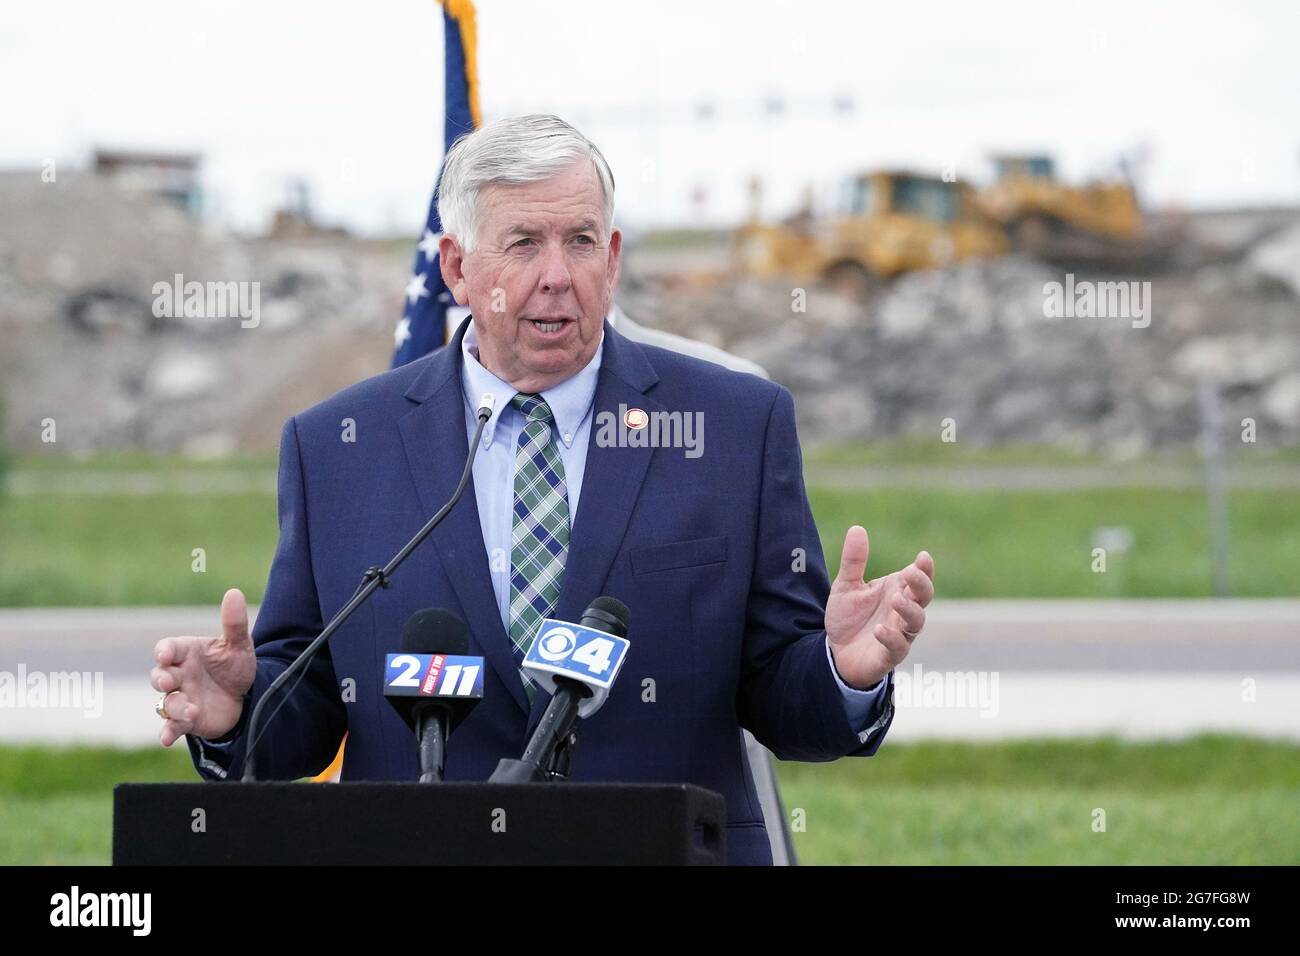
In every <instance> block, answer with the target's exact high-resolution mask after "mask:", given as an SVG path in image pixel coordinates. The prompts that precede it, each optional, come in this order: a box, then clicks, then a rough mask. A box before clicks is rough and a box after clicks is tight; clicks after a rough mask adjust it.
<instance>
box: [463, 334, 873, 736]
mask: <svg viewBox="0 0 1300 956" xmlns="http://www.w3.org/2000/svg"><path fill="white" fill-rule="evenodd" d="M604 351H605V340H604V335H603V333H602V335H601V341H600V344H599V345H598V346H596V354H595V355H593V356H592V358H591V361H590V362H588V363H587V365H586V366H585V367H584V368H583V369H582V370H581V371H579V372H578V373H577V374H576V375H574V376H573V377H571V378H567V379H565V380H564V381H563V382H560V384H558V385H556V386H554V387H553V388H548V389H546V390H545V391H543V392H542V393H541V395H542V398H543V399H545V400H546V404H547V405H549V406H550V408H551V414H552V415H553V416H554V418H555V435H556V436H557V437H558V439H559V441H558V443H557V448H558V450H559V453H560V460H561V461H562V462H563V463H564V479H565V483H566V484H567V486H568V490H569V520H570V521H572V520H573V517H574V516H575V515H577V513H578V498H579V496H580V495H581V494H582V476H583V473H584V472H585V471H586V467H587V445H588V441H589V440H590V436H591V427H590V422H591V409H592V405H593V404H594V402H595V398H596V379H597V378H598V376H599V374H600V360H601V356H602V355H603V354H604ZM461 353H462V355H463V356H464V359H465V361H464V362H463V363H461V391H462V392H463V393H464V396H465V431H466V436H467V438H468V440H470V441H473V440H474V430H475V429H476V428H477V427H478V409H479V401H480V399H482V397H483V396H484V395H485V394H488V393H490V394H491V395H492V396H493V397H494V398H495V399H496V401H495V404H494V406H493V409H492V417H491V418H489V419H488V421H487V424H486V425H484V426H483V435H482V437H481V438H480V439H479V450H478V455H477V456H476V457H475V458H474V494H475V497H476V499H477V501H478V517H479V525H480V527H481V528H482V530H483V547H484V550H486V551H487V556H488V568H489V569H490V570H491V573H492V590H493V592H494V593H495V594H496V599H497V609H498V611H500V613H501V623H502V625H503V626H504V627H505V629H506V633H507V634H508V633H510V538H511V532H512V530H513V524H514V497H515V449H516V447H517V446H518V444H519V433H520V432H521V431H523V428H524V416H523V414H522V413H520V412H519V411H518V410H517V409H514V408H511V407H510V400H511V399H512V398H514V397H515V395H516V394H518V393H517V390H516V389H514V388H513V387H511V386H510V385H509V384H507V383H506V382H503V381H501V379H499V378H497V377H496V376H495V375H493V374H492V373H491V372H489V371H488V370H487V369H486V368H484V367H483V366H482V364H480V362H479V360H478V336H477V334H476V332H475V329H474V323H473V322H471V323H470V325H469V328H468V329H466V330H465V337H464V339H462V340H461ZM826 659H827V662H828V663H829V664H830V668H831V673H832V674H834V675H835V681H836V683H838V684H839V686H840V691H841V692H842V693H843V695H844V711H845V713H846V714H847V715H848V718H849V722H850V723H851V724H852V725H853V726H855V727H864V726H866V725H867V724H868V723H869V722H871V721H873V720H875V718H876V716H877V715H876V711H877V710H878V708H879V706H880V704H881V702H882V700H883V697H884V690H885V687H886V686H887V685H888V681H885V680H882V681H881V682H880V683H879V684H877V685H876V686H875V687H873V688H872V689H871V690H865V691H864V690H857V689H856V688H853V687H850V686H849V685H847V684H845V683H844V681H843V680H841V679H840V675H839V673H838V672H837V671H836V670H835V662H834V659H833V658H832V657H831V646H830V641H829V640H827V641H826Z"/></svg>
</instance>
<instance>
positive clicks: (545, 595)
mask: <svg viewBox="0 0 1300 956" xmlns="http://www.w3.org/2000/svg"><path fill="white" fill-rule="evenodd" d="M510 405H511V407H512V408H515V409H518V410H519V411H520V412H522V413H523V415H524V417H525V418H527V421H526V422H525V423H524V430H523V431H522V432H520V434H519V447H518V450H517V451H516V452H515V499H514V521H513V524H512V530H511V534H510V642H511V643H512V644H513V645H514V650H515V655H516V656H515V663H516V664H518V665H520V666H521V667H522V665H523V660H524V655H525V654H527V653H528V648H529V647H530V646H532V643H533V637H534V635H536V633H537V628H538V627H539V626H540V625H541V623H542V619H543V618H546V617H549V616H550V615H551V614H552V613H553V612H554V611H555V605H556V603H557V602H558V601H559V599H560V587H561V586H562V585H563V584H564V562H565V559H566V558H567V557H568V554H569V497H568V487H567V485H566V484H565V481H564V463H563V462H562V461H561V460H560V452H559V450H558V449H557V448H556V446H555V442H554V441H553V440H552V438H551V423H552V422H553V421H554V418H553V417H552V415H551V408H550V406H549V405H547V404H546V402H545V401H544V400H543V399H542V398H541V397H540V396H538V395H530V394H527V393H524V392H520V393H519V394H517V395H516V396H515V397H514V398H512V399H511V400H510ZM520 676H521V678H522V679H523V682H524V691H525V692H526V693H527V694H528V701H529V703H532V700H533V697H534V695H535V694H536V692H537V685H536V684H535V683H534V682H533V680H532V678H530V677H528V676H527V675H526V674H524V673H523V671H522V670H521V671H520Z"/></svg>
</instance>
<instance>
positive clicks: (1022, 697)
mask: <svg viewBox="0 0 1300 956" xmlns="http://www.w3.org/2000/svg"><path fill="white" fill-rule="evenodd" d="M216 624H217V613H216V608H215V607H214V608H211V609H208V608H160V609H150V608H133V609H116V608H104V609H49V610H0V690H2V689H3V682H4V680H5V675H6V674H8V675H11V676H10V677H9V682H10V686H11V687H12V685H13V682H14V679H15V677H16V675H17V674H18V673H19V668H20V667H21V668H23V669H24V670H25V673H28V674H31V673H33V672H38V673H41V674H43V675H49V674H51V673H54V672H74V671H75V672H89V673H90V674H91V675H92V677H91V678H90V679H89V681H88V683H87V685H86V688H85V691H86V693H84V694H83V696H82V698H80V699H78V700H76V701H74V703H76V704H78V706H64V707H58V708H51V707H42V708H33V707H30V706H26V707H20V706H16V702H18V701H19V698H14V699H13V700H10V701H8V702H5V700H4V697H3V694H2V693H0V741H19V740H32V741H36V740H41V741H49V742H68V743H71V742H77V741H85V742H103V743H115V744H122V745H144V744H149V743H151V742H153V741H154V740H155V739H156V734H157V729H158V727H157V718H156V717H154V716H153V713H152V703H153V698H154V694H153V692H152V691H151V690H150V688H149V686H148V672H149V668H150V666H151V650H152V647H153V644H154V642H155V641H157V639H158V638H160V637H165V636H167V635H169V634H208V633H213V632H214V630H215V628H216ZM634 639H635V638H634ZM94 675H102V676H101V677H98V678H96V677H95V676H94ZM96 679H99V680H102V691H101V697H102V699H100V700H97V701H92V700H90V699H89V698H90V697H91V696H93V688H94V681H95V680H96ZM30 700H31V699H30V698H28V699H26V700H22V701H21V702H23V703H29V702H30ZM898 704H899V707H900V709H901V710H902V713H901V714H900V717H899V718H898V720H897V721H896V722H895V725H894V728H893V729H892V731H891V734H892V735H893V736H894V737H895V738H896V739H900V740H902V739H918V738H924V737H952V738H999V737H1001V738H1006V737H1025V736H1041V735H1082V734H1096V733H1109V732H1113V733H1117V734H1120V735H1123V736H1127V737H1133V738H1150V737H1162V736H1177V735H1181V734H1186V733H1190V732H1194V731H1200V730H1223V731H1240V732H1246V733H1256V734H1262V735H1269V736H1278V737H1288V738H1291V739H1298V740H1300V601H1296V600H1277V601H1270V600H1229V601H1212V600H1192V601H955V600H949V601H941V602H939V603H938V604H936V606H935V607H934V608H932V609H931V614H930V620H929V624H928V625H927V627H926V631H925V634H924V635H923V636H922V638H921V639H920V640H918V642H917V645H916V648H915V650H914V651H913V652H912V655H911V656H910V657H909V658H908V660H907V662H906V663H905V665H904V667H903V668H902V670H901V671H900V679H899V693H898ZM95 711H100V713H98V715H94V713H95Z"/></svg>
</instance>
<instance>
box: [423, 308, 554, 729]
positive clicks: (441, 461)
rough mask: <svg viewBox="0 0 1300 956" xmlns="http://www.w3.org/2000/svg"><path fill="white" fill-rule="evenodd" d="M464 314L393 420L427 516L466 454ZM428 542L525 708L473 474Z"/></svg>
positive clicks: (444, 497)
mask: <svg viewBox="0 0 1300 956" xmlns="http://www.w3.org/2000/svg"><path fill="white" fill-rule="evenodd" d="M469 322H470V320H469V319H466V320H465V321H464V322H462V323H461V326H460V328H459V329H458V330H457V332H456V335H455V337H454V338H453V339H452V341H451V342H450V344H448V345H447V346H446V347H445V348H443V349H441V350H439V351H438V352H435V353H434V354H433V355H432V356H431V357H430V358H429V365H428V367H427V368H426V369H425V371H424V372H423V373H421V375H420V376H419V377H418V378H417V379H416V380H415V382H414V383H412V385H411V387H410V389H408V390H407V393H406V397H407V398H408V399H410V400H412V401H415V402H418V403H419V404H417V405H416V407H415V408H413V409H412V410H411V411H409V412H407V414H406V415H404V416H403V417H402V418H401V420H400V421H399V422H398V428H399V430H400V432H401V436H402V443H403V445H404V446H405V448H406V461H407V465H408V466H409V467H410V469H411V478H412V480H413V481H414V482H415V488H416V493H417V494H418V495H419V497H420V506H421V508H422V510H423V512H424V517H425V520H426V521H427V520H428V519H429V518H431V517H433V515H434V514H435V513H436V512H437V511H438V509H439V508H441V507H442V506H443V505H444V504H446V503H447V501H449V500H450V499H451V496H452V495H453V494H454V493H455V491H456V483H457V481H458V480H459V479H460V474H461V470H462V469H463V468H464V465H465V460H466V458H467V457H468V455H469V441H468V438H467V437H466V434H465V398H464V392H463V390H462V389H461V381H460V361H461V352H460V343H461V339H462V338H463V337H464V335H465V330H466V328H467V327H468V325H469ZM425 544H426V546H428V545H430V544H431V545H433V546H434V547H435V548H436V549H437V551H438V555H439V557H440V559H441V561H442V567H443V569H444V570H445V571H446V572H447V576H448V577H449V578H450V579H451V584H452V587H453V588H454V589H455V591H456V596H457V597H458V598H459V599H460V603H461V606H462V607H464V609H465V613H466V615H468V618H469V620H468V621H467V623H468V624H469V627H470V631H471V632H472V633H473V635H474V637H475V638H476V640H477V642H478V645H479V647H480V648H481V649H482V651H483V656H484V657H485V658H486V659H487V662H488V664H489V665H490V666H491V667H492V669H493V670H495V671H496V672H497V676H498V677H500V678H501V681H502V683H504V684H505V686H506V687H507V688H509V690H510V695H511V697H513V698H514V700H515V703H516V705H517V706H518V707H519V709H520V711H522V712H523V713H525V714H526V713H528V697H527V695H526V694H525V693H524V687H523V683H522V682H521V681H520V679H519V671H518V669H517V668H516V667H515V662H514V656H513V654H512V652H511V647H510V638H509V635H507V634H506V631H505V628H504V627H503V626H502V624H501V612H500V609H499V608H498V607H497V599H496V594H495V592H494V591H493V590H492V578H491V571H490V568H489V566H488V559H487V551H486V549H485V548H484V547H483V528H482V525H481V524H480V523H479V514H478V500H477V497H476V495H475V491H474V479H473V477H472V476H471V478H470V481H469V484H468V485H467V486H466V488H465V493H464V496H463V497H462V498H461V500H460V501H459V502H457V504H456V507H454V508H452V509H451V511H450V512H449V513H448V514H447V516H446V517H445V518H444V519H443V521H442V523H441V524H440V525H438V527H437V528H435V529H434V530H433V533H432V534H431V535H430V541H428V542H426V543H425Z"/></svg>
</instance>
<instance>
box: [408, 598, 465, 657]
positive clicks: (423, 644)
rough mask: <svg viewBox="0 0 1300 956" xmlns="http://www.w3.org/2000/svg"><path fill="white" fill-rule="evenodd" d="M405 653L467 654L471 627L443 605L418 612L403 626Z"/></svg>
mask: <svg viewBox="0 0 1300 956" xmlns="http://www.w3.org/2000/svg"><path fill="white" fill-rule="evenodd" d="M402 653H404V654H447V655H450V656H458V655H465V654H468V653H469V626H468V625H466V623H465V622H464V621H462V620H461V619H460V618H458V617H457V616H456V615H455V614H452V613H451V612H450V611H445V610H443V609H442V608H440V607H430V608H425V609H424V610H423V611H416V612H415V613H414V614H412V615H411V617H410V620H408V621H407V622H406V626H405V627H404V628H402Z"/></svg>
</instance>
